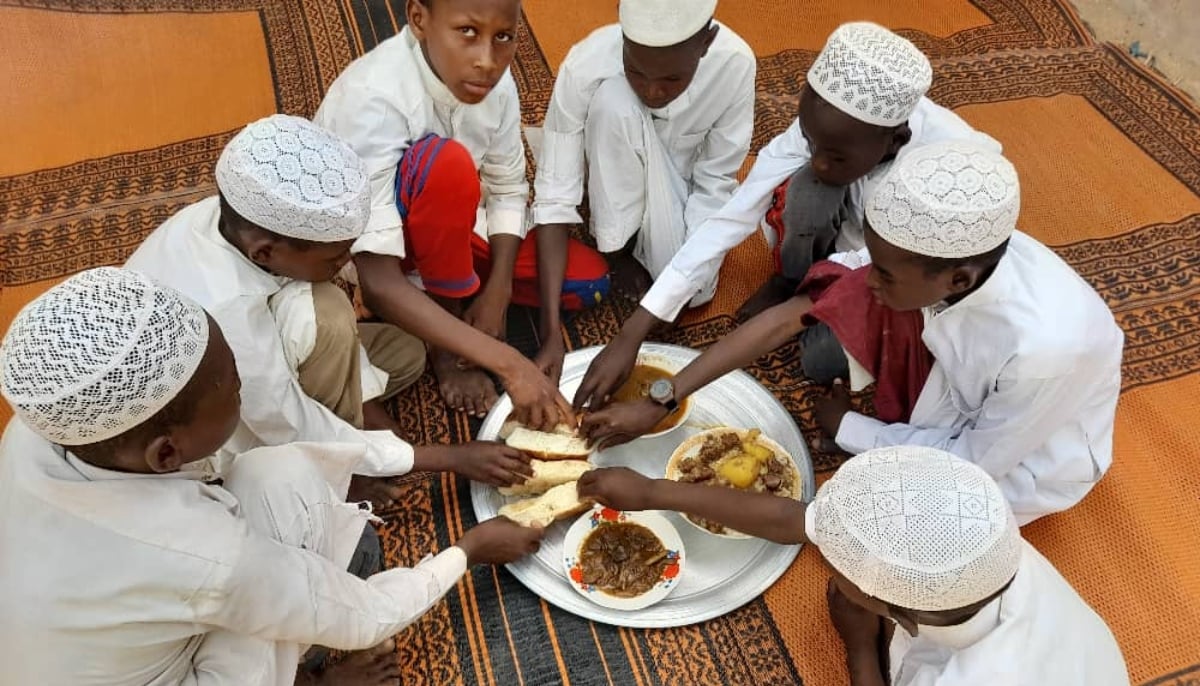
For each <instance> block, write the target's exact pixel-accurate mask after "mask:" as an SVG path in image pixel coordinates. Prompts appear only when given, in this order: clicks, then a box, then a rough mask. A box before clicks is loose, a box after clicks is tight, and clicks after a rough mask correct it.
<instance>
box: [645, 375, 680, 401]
mask: <svg viewBox="0 0 1200 686" xmlns="http://www.w3.org/2000/svg"><path fill="white" fill-rule="evenodd" d="M673 395H675V384H673V383H671V381H670V379H659V380H658V381H655V382H654V383H652V384H650V399H651V400H653V401H655V402H660V403H662V402H666V401H668V400H670V399H671V396H673Z"/></svg>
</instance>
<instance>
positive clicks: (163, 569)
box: [0, 419, 466, 686]
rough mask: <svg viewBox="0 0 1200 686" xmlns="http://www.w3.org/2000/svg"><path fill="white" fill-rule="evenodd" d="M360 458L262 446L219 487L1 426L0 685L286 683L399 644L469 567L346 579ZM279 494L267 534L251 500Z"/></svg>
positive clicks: (437, 566)
mask: <svg viewBox="0 0 1200 686" xmlns="http://www.w3.org/2000/svg"><path fill="white" fill-rule="evenodd" d="M363 452H364V451H363V448H362V446H353V445H330V444H326V445H319V446H318V445H313V444H306V445H295V446H284V447H278V448H262V449H259V450H257V451H254V452H252V453H249V454H246V455H242V456H241V457H239V459H238V461H237V462H236V463H235V466H234V468H233V472H234V473H233V475H232V476H231V477H230V478H229V481H228V482H227V484H226V486H227V487H222V486H219V485H216V484H214V483H206V482H205V480H204V479H205V475H204V474H203V473H201V472H181V473H174V474H162V475H134V474H126V473H120V472H113V471H108V470H104V469H100V468H97V467H94V466H92V465H89V464H87V463H85V462H83V461H81V460H79V459H77V458H75V457H74V456H73V455H71V454H69V453H67V452H65V451H64V450H63V449H62V448H61V447H59V446H55V445H53V444H51V443H48V442H46V441H45V440H44V439H42V438H41V437H39V436H37V435H36V434H34V433H33V431H32V430H30V429H29V428H28V427H27V426H26V425H25V424H24V423H22V422H21V421H20V420H19V419H14V420H13V421H11V422H10V423H9V425H8V428H7V429H6V431H5V433H4V437H3V440H2V441H0V664H3V677H0V681H3V682H4V683H6V684H30V685H32V684H46V685H47V686H58V685H60V684H61V685H66V684H72V685H83V686H89V685H91V686H98V685H106V686H107V685H112V686H125V685H127V684H145V685H147V686H168V685H175V684H186V685H192V684H195V685H199V684H204V685H207V686H216V685H221V686H233V685H237V686H247V685H259V684H261V685H263V686H290V685H291V684H292V680H293V678H294V675H295V671H296V662H297V659H298V657H299V656H300V654H301V651H302V650H303V649H304V646H305V645H309V644H315V645H325V646H330V647H335V648H340V649H346V650H353V649H362V648H367V647H370V646H372V645H375V644H376V643H378V642H379V641H381V640H383V639H385V638H387V637H388V636H390V635H392V634H394V633H395V632H396V631H398V630H400V629H401V628H403V627H404V626H406V625H408V624H409V623H411V622H412V621H413V620H415V619H416V618H417V617H419V616H420V615H421V614H423V613H424V612H425V611H426V610H427V609H428V608H429V607H430V606H431V605H432V604H433V603H435V602H437V601H438V599H440V598H441V596H442V595H443V594H444V593H445V592H446V591H447V590H448V589H449V588H452V587H453V585H454V584H455V583H456V582H457V580H458V579H459V577H460V576H461V575H462V574H463V572H464V571H465V569H466V557H465V555H464V554H463V552H462V550H461V549H459V548H456V547H452V548H449V549H447V550H446V551H444V552H442V553H440V554H439V555H438V556H437V557H433V558H428V559H427V560H426V561H424V562H422V563H421V564H419V565H418V566H416V567H414V568H411V569H393V570H388V571H385V572H382V573H379V574H376V575H374V576H372V577H370V578H369V579H367V580H365V581H364V580H361V579H358V578H357V577H355V576H353V575H351V574H349V573H347V572H346V571H345V565H346V564H347V563H348V561H349V558H350V553H352V551H353V549H354V545H355V544H356V543H357V541H358V536H359V534H360V533H361V531H362V527H363V519H362V515H361V514H359V513H357V512H356V508H355V507H354V506H353V505H349V504H346V503H344V502H341V500H342V498H343V497H344V495H345V491H344V488H345V485H346V484H347V483H348V481H349V472H350V470H351V469H352V467H353V464H352V463H353V462H355V461H357V460H360V459H361V458H362V456H363ZM252 465H253V468H252V470H251V471H250V472H242V471H239V470H242V469H243V468H251V467H252ZM301 467H303V468H304V469H300V468H301ZM314 467H315V468H314ZM298 475H302V476H303V478H293V477H295V476H298ZM243 477H245V478H244V479H243ZM333 480H337V481H340V488H341V489H342V490H341V491H340V493H338V492H335V490H334V487H333ZM235 481H239V482H240V483H242V484H243V485H244V486H245V488H244V489H241V490H239V488H238V487H237V486H235V485H234V482H235ZM247 482H253V483H247ZM281 486H286V487H288V488H289V489H290V487H291V486H294V487H295V490H287V491H281V492H285V493H288V494H289V496H291V497H278V498H275V499H274V501H273V503H272V508H271V509H272V510H273V512H272V515H273V516H271V517H269V518H265V519H270V520H271V521H270V523H269V526H271V527H272V528H273V529H274V530H275V531H276V532H277V533H276V535H273V536H271V537H268V536H267V535H266V534H265V533H263V532H264V531H265V530H266V529H264V528H263V527H264V526H268V522H265V521H257V520H258V519H264V518H263V517H261V512H262V511H263V509H264V508H263V507H262V506H261V505H260V504H258V503H252V502H249V496H250V494H253V493H267V492H268V491H270V490H271V489H279V488H281ZM322 491H323V492H324V494H325V495H324V496H322V495H320V494H321V492H322ZM234 492H237V493H240V494H243V495H242V496H241V497H242V501H240V502H239V500H238V499H237V498H235V496H234ZM301 494H316V496H315V497H308V498H303V497H300V496H301ZM292 500H300V501H303V502H296V503H295V504H292V503H291V502H290V501H292ZM243 511H245V512H246V513H247V514H245V515H243ZM317 513H322V516H320V517H317V516H315V515H316V514H317ZM293 522H303V526H302V527H297V526H292V523H293ZM301 529H302V530H301ZM298 536H299V537H302V538H301V539H300V540H297V537H298ZM289 540H290V541H291V542H290V544H285V542H289ZM281 541H283V542H281ZM301 541H302V542H303V543H304V544H305V545H306V547H307V549H301V547H300V546H299V545H297V544H296V543H297V542H301Z"/></svg>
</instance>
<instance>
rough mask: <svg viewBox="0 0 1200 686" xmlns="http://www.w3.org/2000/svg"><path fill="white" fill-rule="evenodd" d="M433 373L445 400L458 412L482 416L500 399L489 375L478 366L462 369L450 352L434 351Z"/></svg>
mask: <svg viewBox="0 0 1200 686" xmlns="http://www.w3.org/2000/svg"><path fill="white" fill-rule="evenodd" d="M433 373H434V374H435V375H437V379H438V387H439V388H440V390H441V392H442V398H443V399H444V400H445V401H446V404H447V405H449V406H450V407H452V408H453V409H455V410H458V411H459V412H466V413H467V414H471V415H475V416H476V417H482V416H484V415H485V414H487V413H488V410H490V409H492V405H495V404H496V401H497V400H499V399H500V396H498V395H497V394H496V384H495V382H493V381H492V377H490V376H488V375H487V373H486V372H484V371H483V370H481V369H462V368H461V367H459V365H458V360H457V358H455V357H454V356H452V355H437V356H435V357H434V361H433Z"/></svg>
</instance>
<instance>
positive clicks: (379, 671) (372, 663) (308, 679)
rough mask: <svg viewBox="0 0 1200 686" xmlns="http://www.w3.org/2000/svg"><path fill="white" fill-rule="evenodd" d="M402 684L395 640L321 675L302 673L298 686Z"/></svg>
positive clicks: (332, 666) (354, 655)
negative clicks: (320, 685)
mask: <svg viewBox="0 0 1200 686" xmlns="http://www.w3.org/2000/svg"><path fill="white" fill-rule="evenodd" d="M399 683H400V666H399V665H398V664H396V643H395V641H392V640H391V639H388V640H387V641H384V642H383V643H381V644H379V645H377V646H375V647H374V648H371V649H369V650H360V651H358V652H356V653H350V654H349V655H346V656H345V657H343V658H342V659H341V660H338V661H337V662H335V663H333V664H330V665H329V666H327V667H325V668H324V669H322V670H321V671H320V673H316V674H314V673H309V672H300V673H299V674H297V675H296V686H314V685H317V684H328V685H329V686H396V685H397V684H399Z"/></svg>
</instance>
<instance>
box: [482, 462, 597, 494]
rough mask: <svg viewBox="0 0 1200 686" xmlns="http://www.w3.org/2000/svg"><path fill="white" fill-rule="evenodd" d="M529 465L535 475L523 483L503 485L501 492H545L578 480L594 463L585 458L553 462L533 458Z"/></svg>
mask: <svg viewBox="0 0 1200 686" xmlns="http://www.w3.org/2000/svg"><path fill="white" fill-rule="evenodd" d="M529 466H530V467H532V468H533V476H531V477H529V478H528V479H526V480H525V483H523V484H517V485H516V486H503V487H501V488H500V494H501V495H537V494H539V493H545V492H546V491H548V490H550V489H551V488H554V487H555V486H558V485H559V484H565V483H567V482H568V481H578V480H579V477H581V476H583V475H584V473H586V472H587V471H588V470H589V469H591V468H592V465H590V464H588V463H587V462H585V461H583V460H555V461H552V462H547V461H545V460H532V461H530V464H529Z"/></svg>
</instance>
